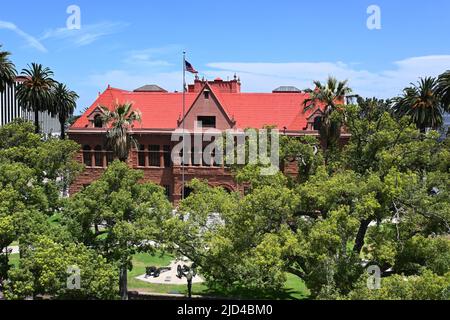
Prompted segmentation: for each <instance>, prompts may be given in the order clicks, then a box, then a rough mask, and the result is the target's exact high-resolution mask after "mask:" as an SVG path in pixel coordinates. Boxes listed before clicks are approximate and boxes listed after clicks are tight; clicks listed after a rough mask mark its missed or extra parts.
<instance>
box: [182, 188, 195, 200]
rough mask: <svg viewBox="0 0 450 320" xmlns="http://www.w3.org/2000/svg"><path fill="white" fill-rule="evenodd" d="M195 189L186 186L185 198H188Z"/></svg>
mask: <svg viewBox="0 0 450 320" xmlns="http://www.w3.org/2000/svg"><path fill="white" fill-rule="evenodd" d="M193 191H194V190H193V189H192V188H189V187H184V198H187V197H189V196H190V195H191V193H192V192H193Z"/></svg>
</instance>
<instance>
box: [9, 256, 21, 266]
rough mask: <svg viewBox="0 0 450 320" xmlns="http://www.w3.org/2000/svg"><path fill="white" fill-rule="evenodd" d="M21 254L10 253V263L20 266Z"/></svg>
mask: <svg viewBox="0 0 450 320" xmlns="http://www.w3.org/2000/svg"><path fill="white" fill-rule="evenodd" d="M19 260H20V255H19V254H18V253H15V254H11V255H9V264H11V265H12V266H13V267H14V268H18V267H19Z"/></svg>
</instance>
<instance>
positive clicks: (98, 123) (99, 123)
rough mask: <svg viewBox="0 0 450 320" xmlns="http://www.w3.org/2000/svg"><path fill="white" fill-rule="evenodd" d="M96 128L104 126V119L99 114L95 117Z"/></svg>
mask: <svg viewBox="0 0 450 320" xmlns="http://www.w3.org/2000/svg"><path fill="white" fill-rule="evenodd" d="M94 128H103V120H102V117H101V115H99V114H97V115H96V116H95V117H94Z"/></svg>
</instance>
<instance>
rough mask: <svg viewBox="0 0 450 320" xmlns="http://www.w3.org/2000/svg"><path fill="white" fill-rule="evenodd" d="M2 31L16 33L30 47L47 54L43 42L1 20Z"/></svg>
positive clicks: (12, 24) (0, 27)
mask: <svg viewBox="0 0 450 320" xmlns="http://www.w3.org/2000/svg"><path fill="white" fill-rule="evenodd" d="M0 29H7V30H11V31H13V32H15V33H16V34H17V35H19V36H20V37H21V38H23V39H24V40H25V41H26V42H27V44H28V45H29V46H30V47H33V48H35V49H37V50H39V51H41V52H47V49H46V48H45V47H44V45H42V43H41V42H39V40H37V39H36V38H35V37H33V36H31V35H30V34H28V33H26V32H25V31H23V30H21V29H20V28H19V27H17V26H16V25H15V24H14V23H11V22H8V21H1V20H0Z"/></svg>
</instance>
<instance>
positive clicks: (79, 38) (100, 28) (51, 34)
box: [41, 22, 128, 47]
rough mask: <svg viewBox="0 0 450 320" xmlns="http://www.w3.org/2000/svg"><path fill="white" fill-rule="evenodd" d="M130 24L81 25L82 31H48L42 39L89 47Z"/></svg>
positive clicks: (63, 29)
mask: <svg viewBox="0 0 450 320" xmlns="http://www.w3.org/2000/svg"><path fill="white" fill-rule="evenodd" d="M127 26H128V24H126V23H122V22H100V23H96V24H90V25H83V24H82V25H81V29H67V28H58V29H53V30H48V31H46V32H45V33H44V35H43V36H42V37H41V40H42V41H45V40H51V39H56V40H63V41H67V42H68V43H70V44H71V45H73V46H75V47H82V46H86V45H89V44H91V43H93V42H95V41H97V40H98V39H100V38H102V37H104V36H107V35H111V34H114V33H117V32H119V31H121V30H122V29H124V28H125V27H127Z"/></svg>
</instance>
